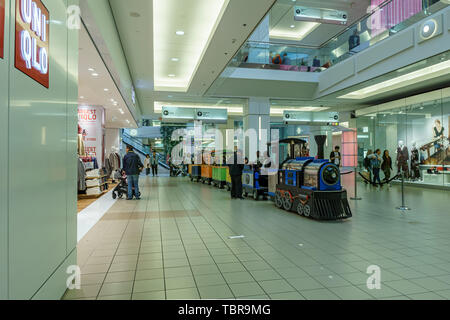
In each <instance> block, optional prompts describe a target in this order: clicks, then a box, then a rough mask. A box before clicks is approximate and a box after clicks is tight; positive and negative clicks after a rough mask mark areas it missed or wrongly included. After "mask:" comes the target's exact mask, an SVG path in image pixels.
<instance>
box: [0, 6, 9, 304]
mask: <svg viewBox="0 0 450 320" xmlns="http://www.w3.org/2000/svg"><path fill="white" fill-rule="evenodd" d="M5 11H6V14H5V18H6V21H5V34H4V36H5V50H4V59H1V58H0V75H1V76H0V77H1V78H0V300H4V299H7V298H8V214H7V213H8V185H7V183H8V153H7V152H6V150H8V111H9V99H8V97H9V95H8V87H9V83H8V61H9V59H8V58H9V28H8V26H9V1H6V8H5Z"/></svg>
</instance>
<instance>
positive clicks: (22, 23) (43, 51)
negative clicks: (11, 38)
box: [15, 0, 50, 88]
mask: <svg viewBox="0 0 450 320" xmlns="http://www.w3.org/2000/svg"><path fill="white" fill-rule="evenodd" d="M49 20H50V14H49V12H48V10H47V8H46V7H45V6H44V4H43V3H42V1H41V0H16V44H15V67H16V68H17V69H18V70H20V71H22V72H23V73H25V74H26V75H28V76H29V77H30V78H32V79H34V80H35V81H37V82H39V83H40V84H41V85H43V86H44V87H46V88H48V87H49V54H50V52H49V50H50V45H49V44H50V38H49V37H50V30H49V28H50V26H49V24H48V21H49Z"/></svg>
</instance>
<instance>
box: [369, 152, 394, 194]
mask: <svg viewBox="0 0 450 320" xmlns="http://www.w3.org/2000/svg"><path fill="white" fill-rule="evenodd" d="M364 168H365V169H366V170H367V171H368V172H369V174H370V181H371V182H372V183H373V184H374V185H379V186H380V187H383V184H382V182H381V178H380V171H381V170H382V171H383V173H384V180H383V181H384V182H388V181H389V180H390V179H391V173H392V158H391V156H390V155H389V150H384V152H383V155H381V150H380V149H377V150H375V152H373V151H372V150H369V151H367V155H366V157H365V158H364Z"/></svg>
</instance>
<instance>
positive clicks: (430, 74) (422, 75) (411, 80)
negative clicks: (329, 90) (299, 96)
mask: <svg viewBox="0 0 450 320" xmlns="http://www.w3.org/2000/svg"><path fill="white" fill-rule="evenodd" d="M449 72H450V60H447V61H444V62H441V63H438V64H435V65H432V66H429V67H426V68H423V69H420V70H417V71H414V72H410V73H407V74H404V75H402V76H399V77H396V78H393V79H390V80H387V81H383V82H380V83H377V84H374V85H372V86H369V87H366V88H363V89H360V90H357V91H353V92H350V93H348V94H346V95H343V96H340V97H338V99H358V100H359V99H365V98H368V97H372V96H374V95H377V94H380V93H383V92H387V91H391V90H395V89H399V88H403V87H406V86H409V85H412V84H415V83H417V82H422V81H426V80H429V79H432V78H436V77H440V76H442V75H446V74H448V73H449Z"/></svg>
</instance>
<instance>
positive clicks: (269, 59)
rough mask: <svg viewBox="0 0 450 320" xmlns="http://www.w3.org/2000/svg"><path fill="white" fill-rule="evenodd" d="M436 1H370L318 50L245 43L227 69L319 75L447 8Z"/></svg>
mask: <svg viewBox="0 0 450 320" xmlns="http://www.w3.org/2000/svg"><path fill="white" fill-rule="evenodd" d="M447 6H448V4H445V3H443V2H440V1H436V0H388V1H386V0H372V6H371V8H372V10H371V11H370V12H369V13H368V14H367V15H366V16H365V17H363V18H361V19H360V20H359V21H357V22H355V23H354V24H352V25H351V26H349V27H348V28H347V29H345V30H344V31H342V32H341V33H340V34H338V35H337V36H336V37H334V38H333V39H330V40H329V41H328V42H327V43H325V44H324V45H323V46H321V47H308V46H302V45H299V46H296V45H290V44H289V45H288V44H283V43H275V42H257V41H248V42H246V43H245V44H244V45H243V46H242V48H241V49H240V50H239V52H238V53H237V54H236V56H235V57H234V58H233V59H232V61H231V63H230V66H232V67H243V68H263V69H276V70H286V71H300V72H320V71H323V70H326V69H327V68H330V67H331V66H332V65H335V64H337V63H339V62H341V61H343V60H345V59H347V58H349V57H351V56H352V55H354V54H357V53H358V52H361V51H363V50H365V49H367V48H369V47H370V46H373V45H374V44H376V43H378V42H380V41H383V40H384V39H386V38H389V37H391V36H393V35H395V34H397V33H398V32H400V31H402V30H404V29H406V28H408V27H410V26H412V25H413V24H415V23H417V22H418V21H420V20H422V19H425V18H427V17H428V16H429V15H430V14H433V13H435V12H438V11H439V10H441V9H443V8H445V7H447Z"/></svg>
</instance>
